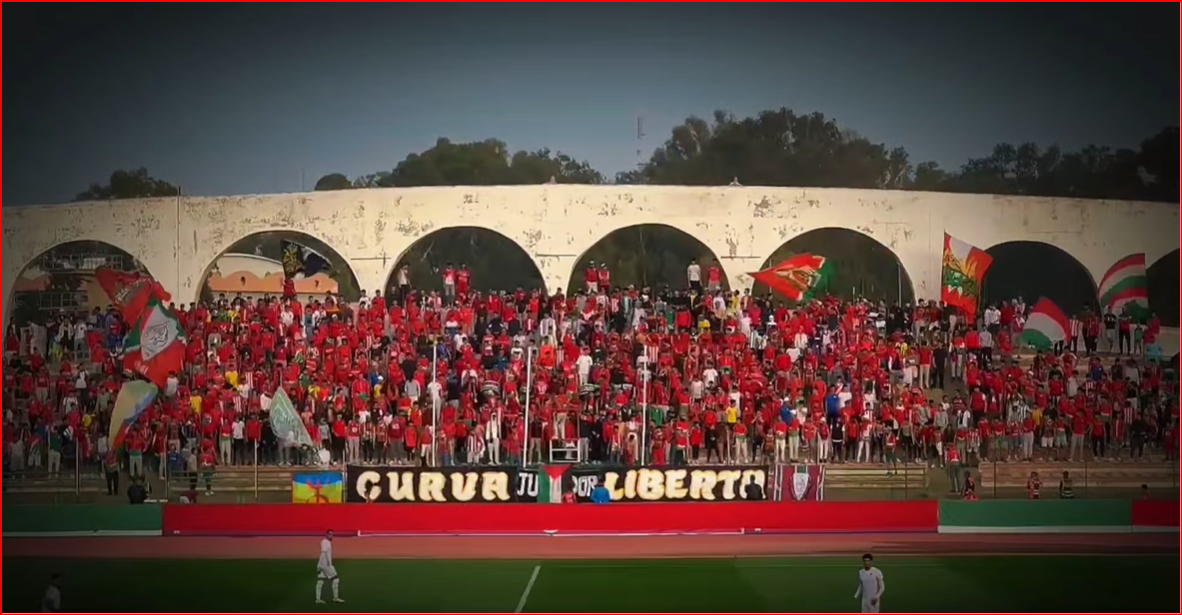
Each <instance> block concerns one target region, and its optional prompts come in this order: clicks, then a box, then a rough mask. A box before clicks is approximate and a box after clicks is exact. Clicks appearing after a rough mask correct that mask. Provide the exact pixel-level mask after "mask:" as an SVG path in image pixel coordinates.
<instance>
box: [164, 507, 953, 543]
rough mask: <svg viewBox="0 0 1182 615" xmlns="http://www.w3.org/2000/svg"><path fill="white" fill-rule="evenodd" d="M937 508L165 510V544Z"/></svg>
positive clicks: (895, 523) (842, 516) (846, 520)
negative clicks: (168, 540) (193, 538)
mask: <svg viewBox="0 0 1182 615" xmlns="http://www.w3.org/2000/svg"><path fill="white" fill-rule="evenodd" d="M938 520H939V513H938V508H937V505H936V502H934V501H915V502H795V503H789V502H732V503H686V504H674V503H670V504H629V503H615V504H605V505H595V504H454V505H453V504H398V505H389V506H383V505H367V504H346V505H339V506H291V505H247V506H232V505H226V506H222V505H213V506H206V505H201V506H185V505H175V506H166V507H165V509H164V535H165V536H170V535H197V536H276V535H319V534H322V533H324V531H325V530H328V529H332V530H333V531H335V532H337V533H340V534H344V535H382V534H410V535H447V534H468V535H480V534H484V535H498V534H499V535H525V534H567V535H570V534H617V535H618V534H690V533H739V532H746V533H756V532H760V533H834V532H935V531H936V529H937V526H938Z"/></svg>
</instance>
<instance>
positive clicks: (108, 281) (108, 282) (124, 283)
mask: <svg viewBox="0 0 1182 615" xmlns="http://www.w3.org/2000/svg"><path fill="white" fill-rule="evenodd" d="M94 277H95V279H96V280H98V283H99V286H102V287H103V290H104V291H106V293H107V296H108V297H110V298H111V303H113V304H114V305H115V307H116V308H118V310H119V311H120V313H122V314H123V320H125V321H127V322H129V323H131V322H136V321H137V320H139V319H140V315H141V314H143V311H144V309H145V308H146V307H147V306H148V302H149V301H152V300H156V301H159V302H161V303H168V302H169V301H172V296H171V295H169V294H168V293H167V292H165V290H164V287H162V286H160V283H159V282H157V281H156V280H154V279H152V276H149V275H145V274H142V273H127V272H123V271H116V270H114V269H111V268H109V267H100V268H98V269H96V270H95V272H94Z"/></svg>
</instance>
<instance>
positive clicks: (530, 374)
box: [521, 346, 534, 468]
mask: <svg viewBox="0 0 1182 615" xmlns="http://www.w3.org/2000/svg"><path fill="white" fill-rule="evenodd" d="M533 384H534V347H533V346H530V347H528V348H526V351H525V437H524V438H522V439H523V440H524V441H525V446H524V447H523V449H522V450H523V451H524V453H525V454H524V455H522V456H521V467H523V468H524V467H526V466H528V465H529V442H530V437H529V404H530V401H531V397H530V389H532V388H534V387H533Z"/></svg>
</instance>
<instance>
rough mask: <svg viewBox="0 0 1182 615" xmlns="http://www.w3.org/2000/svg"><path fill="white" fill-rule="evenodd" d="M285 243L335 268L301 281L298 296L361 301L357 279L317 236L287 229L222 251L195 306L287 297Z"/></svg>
mask: <svg viewBox="0 0 1182 615" xmlns="http://www.w3.org/2000/svg"><path fill="white" fill-rule="evenodd" d="M285 241H291V242H295V243H297V244H299V245H302V246H304V247H307V248H309V249H311V250H314V251H315V252H317V253H318V254H321V255H322V256H324V257H325V259H326V260H328V262H329V264H330V266H331V268H330V269H329V270H328V271H327V272H324V273H320V274H317V275H314V276H311V277H309V278H303V277H302V276H300V277H297V279H296V294H297V296H300V297H301V298H305V297H307V296H322V295H323V296H326V295H327V294H329V293H331V294H332V295H333V296H335V297H338V298H339V299H342V300H345V301H356V300H357V298H358V297H359V296H360V294H361V290H362V288H361V285H360V283H359V281H358V279H357V274H356V273H355V272H354V271H353V269H352V267H350V265H349V263H348V261H346V259H345V258H344V257H343V256H342V255H341V254H340V253H339V252H338V251H337V250H336V249H335V248H333V247H332V246H331V245H330V244H329V243H328V242H326V241H324V240H322V239H320V238H318V237H316V236H314V235H310V234H308V233H305V232H302V231H298V230H292V229H283V228H277V229H272V230H263V231H254V232H251V233H248V234H246V235H243V236H242V237H239V238H237V239H236V240H235V241H233V242H232V243H230V244H229V245H227V246H226V247H225V248H223V249H222V250H221V251H220V252H218V253H217V254H216V256H214V257H213V258H212V259H211V260H210V261H209V262H208V263H206V264H205V268H204V270H203V272H202V274H201V277H200V280H199V281H198V283H197V285H196V288H197V296H196V297H194V298H193V300H194V301H202V300H209V299H211V298H215V297H217V296H218V295H223V294H224V295H226V296H227V297H228V298H232V297H233V296H234V295H235V294H237V293H241V294H243V295H244V296H262V295H266V296H279V295H280V294H281V293H282V292H283V270H282V259H283V254H282V246H283V242H285ZM236 257H237V258H236ZM222 269H226V270H222Z"/></svg>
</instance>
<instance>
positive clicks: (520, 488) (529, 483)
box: [517, 472, 538, 498]
mask: <svg viewBox="0 0 1182 615" xmlns="http://www.w3.org/2000/svg"><path fill="white" fill-rule="evenodd" d="M526 496H528V497H530V498H536V497H538V475H537V473H536V472H522V473H520V474H518V475H517V497H519V498H524V497H526Z"/></svg>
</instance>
